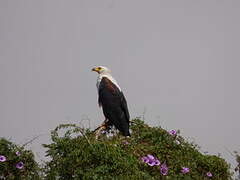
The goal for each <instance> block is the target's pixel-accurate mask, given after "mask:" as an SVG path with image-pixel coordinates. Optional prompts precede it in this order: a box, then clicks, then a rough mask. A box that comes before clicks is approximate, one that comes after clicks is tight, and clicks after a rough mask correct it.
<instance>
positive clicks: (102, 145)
mask: <svg viewBox="0 0 240 180" xmlns="http://www.w3.org/2000/svg"><path fill="white" fill-rule="evenodd" d="M131 130H132V136H131V137H130V138H125V137H122V136H120V135H115V136H111V137H108V135H102V136H100V138H99V139H98V140H95V136H94V134H93V133H92V132H91V131H90V130H88V129H83V128H80V127H77V126H76V125H72V124H67V125H60V126H58V127H57V128H56V129H55V130H54V131H52V141H53V142H52V143H51V144H48V145H46V144H45V145H44V147H45V148H47V156H49V157H50V161H49V162H47V163H46V166H45V168H44V169H45V170H44V171H45V172H44V173H45V176H46V179H83V180H84V179H85V180H95V179H96V180H109V179H116V180H119V179H120V180H121V179H123V180H126V179H130V180H134V179H147V180H155V179H189V180H190V179H218V180H221V179H222V180H227V179H231V174H230V170H229V169H230V167H229V165H228V164H227V163H226V162H225V160H224V159H222V158H220V157H218V156H215V155H205V154H202V153H200V152H199V148H198V147H197V145H195V144H193V143H189V142H187V141H186V140H184V138H182V137H181V136H180V135H179V132H176V131H172V132H167V131H166V130H164V129H162V128H160V127H149V126H148V125H146V124H144V122H143V121H141V120H139V119H135V120H133V121H132V125H131ZM60 134H62V135H60Z"/></svg>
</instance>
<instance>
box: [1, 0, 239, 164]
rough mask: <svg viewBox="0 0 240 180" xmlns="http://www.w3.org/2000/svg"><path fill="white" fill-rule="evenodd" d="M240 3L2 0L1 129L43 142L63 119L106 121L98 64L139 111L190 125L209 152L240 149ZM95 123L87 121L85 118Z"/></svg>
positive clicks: (191, 135)
mask: <svg viewBox="0 0 240 180" xmlns="http://www.w3.org/2000/svg"><path fill="white" fill-rule="evenodd" d="M239 9H240V1H237V0H234V1H233V0H225V1H220V0H219V1H216V0H211V1H209V0H201V1H200V0H199V1H192V0H182V1H179V0H175V1H174V0H173V1H166V0H165V1H164V0H155V1H154V0H101V1H100V0H68V1H64V0H39V1H32V0H24V1H19V0H12V1H8V0H0V85H1V88H0V99H1V101H0V121H1V125H0V136H3V137H7V138H11V139H12V140H14V142H17V143H24V142H26V141H27V140H29V139H31V138H32V137H34V136H35V135H39V134H43V135H42V136H41V137H40V138H39V139H38V140H37V141H36V142H34V143H33V144H32V145H30V148H32V149H33V150H34V151H35V152H36V153H37V155H38V157H40V158H42V156H43V153H42V152H43V151H42V149H41V148H40V144H41V143H46V142H47V140H48V139H49V132H50V130H51V129H53V128H55V127H56V126H57V125H58V124H60V123H78V122H80V121H81V120H82V119H84V118H85V117H89V118H90V119H91V127H92V128H94V127H96V125H98V124H100V123H101V122H102V121H103V120H104V117H103V114H102V110H101V109H99V107H98V105H97V90H96V86H95V84H96V78H97V74H96V73H93V72H91V71H90V70H91V68H92V67H93V66H95V65H105V66H107V67H109V68H110V69H111V70H112V73H113V76H114V77H115V79H116V80H117V81H118V83H119V84H120V86H121V88H122V90H123V91H124V93H125V96H126V98H127V101H128V104H129V110H130V114H131V117H132V118H134V117H136V116H141V115H142V114H143V112H144V111H145V110H146V113H145V119H146V121H147V122H148V123H149V124H151V125H161V126H162V127H163V128H166V129H180V130H181V134H182V135H183V136H184V137H186V138H187V139H189V140H190V141H191V140H194V141H195V142H196V143H198V144H199V145H200V146H201V147H202V151H208V152H210V153H212V154H217V153H222V154H223V157H225V158H227V160H228V161H229V162H231V163H233V158H232V157H231V155H230V154H229V152H228V151H227V150H230V151H233V150H238V151H240V142H239V130H240V129H239V128H240V121H239V118H240V115H239V102H240V96H239V92H240V84H239V76H240V72H239V67H240V62H239V59H240V50H239V47H240V35H239V32H240V23H239V19H240V11H239ZM84 124H85V125H87V123H86V122H85V123H84Z"/></svg>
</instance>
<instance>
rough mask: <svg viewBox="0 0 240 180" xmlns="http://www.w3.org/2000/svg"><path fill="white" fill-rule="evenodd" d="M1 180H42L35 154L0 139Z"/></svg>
mask: <svg viewBox="0 0 240 180" xmlns="http://www.w3.org/2000/svg"><path fill="white" fill-rule="evenodd" d="M0 179H7V180H11V179H14V180H16V179H36V180H37V179H40V176H39V167H38V165H37V163H36V162H35V160H34V155H33V153H32V152H31V151H29V150H25V149H24V147H22V146H17V145H15V144H13V143H12V142H10V141H8V140H6V139H4V138H0Z"/></svg>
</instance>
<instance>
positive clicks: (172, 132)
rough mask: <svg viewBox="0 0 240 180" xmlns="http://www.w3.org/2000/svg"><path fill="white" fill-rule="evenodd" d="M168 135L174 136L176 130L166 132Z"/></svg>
mask: <svg viewBox="0 0 240 180" xmlns="http://www.w3.org/2000/svg"><path fill="white" fill-rule="evenodd" d="M168 133H169V134H170V135H173V136H176V135H177V131H176V130H170V131H168Z"/></svg>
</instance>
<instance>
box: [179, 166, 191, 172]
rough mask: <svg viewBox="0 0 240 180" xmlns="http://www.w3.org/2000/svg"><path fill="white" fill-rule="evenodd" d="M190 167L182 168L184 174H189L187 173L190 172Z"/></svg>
mask: <svg viewBox="0 0 240 180" xmlns="http://www.w3.org/2000/svg"><path fill="white" fill-rule="evenodd" d="M189 171H190V170H189V168H187V167H182V170H181V172H182V173H183V174H187V173H189Z"/></svg>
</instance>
